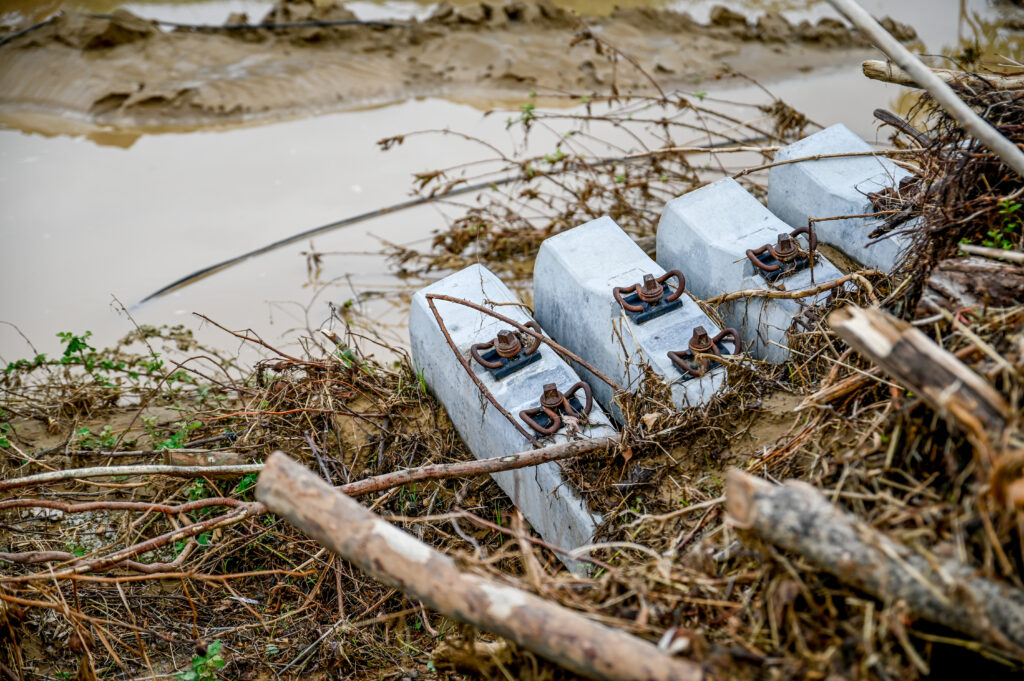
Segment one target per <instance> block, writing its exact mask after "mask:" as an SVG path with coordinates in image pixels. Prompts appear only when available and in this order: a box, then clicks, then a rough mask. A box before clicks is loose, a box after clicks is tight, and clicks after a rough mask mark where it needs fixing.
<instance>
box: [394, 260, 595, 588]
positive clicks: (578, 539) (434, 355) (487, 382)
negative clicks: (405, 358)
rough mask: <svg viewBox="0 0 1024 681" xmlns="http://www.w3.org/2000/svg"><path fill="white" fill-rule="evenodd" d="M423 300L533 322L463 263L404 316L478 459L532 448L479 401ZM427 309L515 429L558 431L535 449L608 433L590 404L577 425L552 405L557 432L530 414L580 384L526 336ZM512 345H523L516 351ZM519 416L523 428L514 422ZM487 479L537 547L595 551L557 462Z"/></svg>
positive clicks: (422, 293)
mask: <svg viewBox="0 0 1024 681" xmlns="http://www.w3.org/2000/svg"><path fill="white" fill-rule="evenodd" d="M428 293H434V294H443V295H449V296H453V297H455V298H460V299H463V300H467V301H470V302H473V303H477V304H479V305H484V306H486V307H488V308H490V309H493V310H494V311H495V312H497V313H499V314H501V315H504V316H506V317H509V318H511V319H514V320H515V321H516V322H518V323H520V324H523V325H526V324H528V323H534V324H535V323H536V322H534V321H533V319H532V318H531V317H530V315H529V314H528V313H527V311H526V308H525V307H522V306H520V305H519V303H520V301H519V300H518V299H517V298H516V296H515V295H513V294H512V292H511V291H509V289H508V288H507V287H506V286H505V284H503V283H502V282H501V280H500V279H498V277H496V276H495V275H494V274H493V273H492V272H491V271H490V270H488V269H487V268H485V267H483V266H481V265H471V266H469V267H467V268H465V269H463V270H461V271H459V272H456V273H455V274H452V275H450V276H448V277H445V278H444V279H442V280H441V281H438V282H435V283H433V284H431V285H430V286H427V287H426V288H423V289H421V290H419V291H418V292H417V293H416V294H415V295H414V296H413V299H412V306H411V309H410V312H409V336H410V339H411V343H412V358H413V364H414V365H415V367H416V369H417V371H419V372H422V376H423V379H424V380H425V382H426V384H427V386H428V387H429V389H430V391H431V392H432V393H433V394H434V395H435V396H436V397H437V399H438V400H439V401H440V402H441V404H442V405H443V406H444V408H445V410H446V411H447V413H448V416H449V418H451V420H452V423H453V424H454V425H455V428H456V430H458V432H459V435H460V436H461V437H462V440H463V441H464V442H465V443H466V445H467V446H468V447H469V449H470V451H472V452H473V455H474V456H476V457H477V458H478V459H485V458H491V457H500V456H505V455H508V454H514V453H516V452H521V451H526V450H528V449H530V448H531V444H530V441H529V440H528V439H527V438H526V437H525V436H524V435H523V434H522V433H521V432H520V431H519V430H517V429H516V427H515V426H513V425H512V424H511V423H510V422H509V421H508V419H506V418H505V417H504V416H503V415H502V414H501V413H500V412H499V411H498V410H497V409H495V408H494V406H493V405H491V404H490V403H489V402H488V401H487V400H486V398H485V397H484V396H483V395H482V394H481V392H480V390H479V389H478V388H477V387H476V385H475V384H474V382H473V380H472V378H470V376H469V375H468V374H467V373H466V370H465V369H464V367H463V366H462V365H461V363H460V362H459V360H458V358H457V357H456V356H455V354H454V353H453V352H452V351H451V348H450V347H449V346H448V344H447V342H446V341H445V338H444V335H443V333H442V331H441V328H440V326H439V325H438V323H437V320H436V319H435V318H434V315H433V313H432V312H431V310H430V307H429V305H428V301H427V297H426V296H427V294H428ZM509 303H512V304H509ZM434 304H435V306H436V307H437V310H438V312H439V314H440V315H441V318H442V320H443V321H444V324H445V328H446V329H447V330H448V332H449V334H450V335H451V338H452V341H453V342H454V343H455V346H456V347H457V348H458V350H459V352H460V353H461V354H462V356H463V357H464V358H465V359H466V360H467V361H468V362H469V364H470V367H471V368H472V370H473V373H474V374H475V375H476V376H477V377H478V378H479V379H480V381H481V382H482V383H483V385H484V386H485V387H486V388H487V390H488V391H489V392H490V393H491V394H492V395H493V396H494V398H495V399H496V400H497V402H498V403H499V404H500V405H501V406H502V407H503V408H504V409H505V410H507V411H508V412H509V413H510V414H511V415H512V416H513V418H515V419H517V421H518V422H519V425H520V426H521V427H523V428H525V429H526V430H528V431H530V426H529V419H531V418H532V420H533V421H534V423H535V424H536V425H538V426H540V427H541V428H543V429H545V430H552V426H557V429H555V432H554V433H553V434H551V435H544V436H542V435H541V434H540V433H538V434H537V435H536V437H537V438H538V439H539V440H540V443H541V444H556V443H559V442H565V441H567V440H569V439H579V438H587V437H603V436H608V435H613V434H615V429H614V427H613V426H612V424H611V422H610V421H609V419H608V416H607V415H606V414H605V413H604V412H603V411H602V410H601V407H600V406H598V405H597V404H593V406H592V408H591V410H590V412H589V414H587V415H586V417H585V418H580V417H579V416H580V415H579V413H576V414H574V413H571V412H570V411H568V410H566V409H564V408H559V407H558V406H555V407H554V409H553V412H554V414H555V415H556V416H557V417H558V419H557V420H558V421H559V423H557V424H556V423H555V420H553V419H550V418H548V417H547V414H546V413H545V412H543V411H542V410H538V407H539V406H540V405H539V403H540V398H541V394H542V392H544V389H545V387H546V386H549V385H550V384H553V385H554V386H555V388H556V389H557V390H558V391H560V392H563V393H564V392H568V391H570V389H571V388H572V387H573V386H574V385H576V384H579V383H580V379H579V376H577V375H576V373H575V372H574V371H573V370H572V368H571V367H570V366H569V365H568V364H566V363H565V361H563V360H562V359H561V358H560V357H559V356H558V355H557V354H556V353H555V352H554V351H553V350H552V349H551V348H550V347H549V346H546V345H543V344H540V345H539V347H537V348H534V342H533V341H532V340H531V339H530V337H529V336H528V335H526V334H518V333H513V334H509V333H506V332H509V331H511V327H510V326H509V325H508V324H506V323H504V322H502V321H500V320H498V319H495V318H494V317H491V316H488V315H487V314H485V313H483V312H480V311H478V310H474V309H472V308H469V307H466V306H464V305H459V304H457V303H452V302H448V301H443V300H435V301H434ZM499 334H500V335H499ZM516 344H518V345H519V346H521V347H520V348H519V349H518V351H515V350H516V347H515V346H516ZM513 351H515V352H513ZM504 355H508V357H506V356H504ZM474 356H476V357H479V358H480V359H481V360H483V363H481V362H480V361H478V360H477V359H475V357H474ZM485 364H486V365H488V366H485ZM572 398H573V400H574V401H571V402H570V405H571V406H572V408H573V411H577V410H582V409H583V408H584V407H585V402H586V394H585V391H584V390H583V389H582V388H577V390H576V393H575V395H572ZM524 411H525V412H527V414H526V416H527V419H528V420H525V421H524V420H523V419H522V416H521V412H524ZM531 412H532V415H531ZM531 432H532V431H531ZM493 477H494V480H495V481H496V482H497V483H498V485H500V486H501V488H502V490H504V491H505V493H506V494H508V496H509V498H511V500H512V502H513V503H514V504H515V505H516V507H517V508H518V509H519V510H520V511H521V512H522V514H523V515H524V516H525V517H526V519H527V520H528V521H529V522H530V524H531V525H532V526H533V528H534V529H535V530H537V532H538V533H540V535H541V537H543V538H544V540H545V541H547V542H549V543H551V544H554V545H556V546H559V547H561V548H564V549H567V550H572V549H575V548H579V547H581V546H584V545H587V544H590V543H593V537H594V533H595V531H596V529H597V527H598V526H599V525H600V523H601V518H600V516H599V515H597V514H595V513H592V512H591V511H590V509H589V508H588V507H587V505H586V503H585V502H584V501H583V499H581V498H580V496H579V494H578V493H577V492H576V491H575V490H574V489H573V488H572V487H571V485H570V484H569V483H568V482H566V481H565V480H564V479H563V477H562V474H561V468H560V467H559V465H558V464H557V463H556V462H548V463H545V464H541V465H539V466H534V467H530V468H522V469H519V470H513V471H504V472H501V473H495V474H493ZM562 559H563V562H565V564H566V565H567V566H568V567H569V568H570V569H571V570H573V571H574V572H582V571H583V566H582V564H581V563H580V562H578V561H574V560H569V559H566V558H565V557H562Z"/></svg>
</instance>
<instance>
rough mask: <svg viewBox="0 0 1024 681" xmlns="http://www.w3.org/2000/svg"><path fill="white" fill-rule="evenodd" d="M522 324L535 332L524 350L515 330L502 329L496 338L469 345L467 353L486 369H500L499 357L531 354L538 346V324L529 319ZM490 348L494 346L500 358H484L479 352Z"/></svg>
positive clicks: (505, 357)
mask: <svg viewBox="0 0 1024 681" xmlns="http://www.w3.org/2000/svg"><path fill="white" fill-rule="evenodd" d="M523 326H525V327H527V328H529V329H533V330H534V331H536V332H537V336H533V337H532V338H533V342H532V343H530V347H528V348H526V350H525V351H524V350H523V342H522V341H521V340H520V339H519V334H518V333H517V332H516V331H511V330H509V329H502V330H501V331H499V332H498V336H497V337H496V338H494V339H492V340H489V341H487V342H486V343H477V344H475V345H472V346H470V348H469V354H470V355H472V357H473V359H475V360H476V361H477V363H478V364H480V366H482V367H485V368H487V369H500V368H501V367H502V366H503V363H502V361H501V359H506V360H510V359H515V358H516V357H518V356H519V353H523V354H524V355H532V354H533V353H535V352H537V350H538V349H539V348H540V344H541V340H540V335H541V333H542V332H541V329H540V325H539V324H537V322H535V321H533V320H530V321H528V322H526V323H525V324H523ZM490 348H494V351H495V352H496V353H497V354H498V357H499V358H501V359H496V360H486V359H484V358H483V356H482V355H481V354H480V353H482V352H486V351H487V350H488V349H490Z"/></svg>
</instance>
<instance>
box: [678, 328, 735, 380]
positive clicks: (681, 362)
mask: <svg viewBox="0 0 1024 681" xmlns="http://www.w3.org/2000/svg"><path fill="white" fill-rule="evenodd" d="M726 338H728V339H729V340H728V341H727V342H729V343H731V344H732V353H730V354H736V353H737V352H739V350H740V348H741V347H742V343H741V342H740V334H739V331H737V330H736V329H723V330H722V331H721V332H720V333H719V334H718V335H716V336H714V337H713V338H712V337H711V335H710V334H708V332H707V329H705V328H704V327H703V326H698V327H697V328H695V329H694V330H693V336H692V337H691V338H690V343H689V348H688V349H686V350H684V351H683V352H676V351H674V350H673V351H670V352H669V353H668V358H669V359H670V360H672V363H673V364H675V365H676V367H678V368H679V370H680V371H682V372H683V373H684V374H686V378H700V377H701V376H703V375H704V374H706V373H707V372H708V369H710V368H711V360H710V359H708V358H704V359H701V360H700V363H699V364H696V365H695V366H691V362H690V360H692V359H693V358H694V357H695V356H696V355H699V354H703V355H714V356H715V357H721V356H722V350H721V348H719V347H718V344H719V343H721V342H722V341H725V339H726ZM716 364H717V362H716Z"/></svg>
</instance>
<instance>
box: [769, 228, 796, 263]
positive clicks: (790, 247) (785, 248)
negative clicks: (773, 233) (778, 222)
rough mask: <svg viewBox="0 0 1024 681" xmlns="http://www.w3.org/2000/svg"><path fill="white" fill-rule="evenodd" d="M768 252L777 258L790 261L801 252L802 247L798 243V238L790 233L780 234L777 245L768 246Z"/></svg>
mask: <svg viewBox="0 0 1024 681" xmlns="http://www.w3.org/2000/svg"><path fill="white" fill-rule="evenodd" d="M768 252H769V253H771V254H772V257H773V258H775V259H776V260H779V261H781V262H789V261H791V260H793V259H794V258H795V257H796V256H798V255H799V254H800V249H799V248H798V247H797V245H796V239H794V238H793V237H791V236H790V235H789V234H780V235H779V239H778V242H777V243H776V244H775V246H768Z"/></svg>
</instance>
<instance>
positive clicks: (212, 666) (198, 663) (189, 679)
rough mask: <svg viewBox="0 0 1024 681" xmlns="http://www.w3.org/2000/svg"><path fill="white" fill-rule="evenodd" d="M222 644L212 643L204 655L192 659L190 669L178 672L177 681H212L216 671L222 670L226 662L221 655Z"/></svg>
mask: <svg viewBox="0 0 1024 681" xmlns="http://www.w3.org/2000/svg"><path fill="white" fill-rule="evenodd" d="M222 647H223V644H222V643H221V642H220V641H214V642H213V643H211V644H210V645H209V646H207V648H206V653H205V654H203V655H196V656H195V657H193V658H192V669H189V670H187V671H183V672H178V673H177V674H176V676H177V678H178V681H214V680H215V679H216V678H217V670H218V669H223V668H224V665H225V664H227V662H226V661H225V660H224V657H223V656H222V655H221V648H222Z"/></svg>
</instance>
